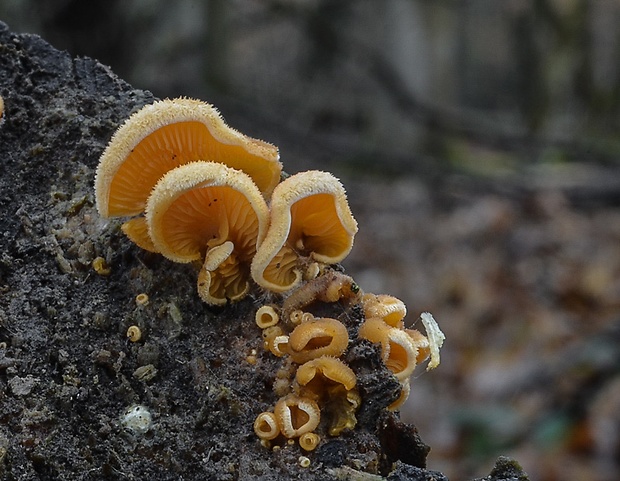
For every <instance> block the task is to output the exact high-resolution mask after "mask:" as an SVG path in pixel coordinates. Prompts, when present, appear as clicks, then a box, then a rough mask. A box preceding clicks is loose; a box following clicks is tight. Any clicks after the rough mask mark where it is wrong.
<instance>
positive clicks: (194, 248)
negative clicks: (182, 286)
mask: <svg viewBox="0 0 620 481" xmlns="http://www.w3.org/2000/svg"><path fill="white" fill-rule="evenodd" d="M268 217H269V212H268V208H267V204H266V203H265V200H264V199H263V197H262V195H261V193H260V191H259V190H258V188H257V187H256V185H255V184H254V183H253V182H252V180H251V179H250V177H248V176H247V175H246V174H244V173H243V172H241V171H238V170H234V169H231V168H229V167H226V166H224V165H221V164H217V163H214V162H193V163H190V164H186V165H183V166H181V167H178V168H176V169H174V170H171V171H170V172H168V173H167V174H166V175H164V177H162V179H161V180H160V181H159V182H158V183H157V185H156V186H155V188H154V189H153V192H152V194H151V196H150V197H149V199H148V203H147V207H146V219H147V223H148V226H149V235H150V237H151V239H152V241H153V245H154V246H155V248H156V249H157V250H158V251H159V252H161V253H162V254H163V255H164V256H166V257H167V258H168V259H170V260H172V261H175V262H191V261H194V260H202V261H203V266H202V269H201V270H200V273H199V275H198V282H197V287H198V293H199V295H200V297H201V298H202V300H203V301H205V302H207V303H209V304H214V305H222V304H225V303H226V302H227V301H228V300H230V301H236V300H239V299H241V298H242V297H244V296H245V295H246V294H247V292H248V290H249V280H250V275H249V270H250V262H251V261H252V258H253V256H254V254H255V252H256V248H257V244H259V243H260V242H261V240H262V239H263V237H264V235H265V229H266V227H267V223H268Z"/></svg>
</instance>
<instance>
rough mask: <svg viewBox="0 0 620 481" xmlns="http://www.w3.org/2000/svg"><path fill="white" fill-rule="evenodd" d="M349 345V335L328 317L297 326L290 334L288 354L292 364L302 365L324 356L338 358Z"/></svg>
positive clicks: (339, 324)
mask: <svg viewBox="0 0 620 481" xmlns="http://www.w3.org/2000/svg"><path fill="white" fill-rule="evenodd" d="M348 345H349V334H348V332H347V328H346V327H345V326H344V324H342V322H340V321H338V320H336V319H331V318H328V317H324V318H318V319H312V320H309V321H305V322H302V323H301V324H299V325H298V326H297V327H296V328H295V329H293V332H291V334H290V336H289V341H288V354H289V355H290V356H291V358H292V359H293V361H294V362H296V363H300V364H301V363H304V362H306V361H310V360H311V359H316V358H317V357H321V356H324V355H327V356H340V355H342V353H344V351H345V350H346V348H347V346H348Z"/></svg>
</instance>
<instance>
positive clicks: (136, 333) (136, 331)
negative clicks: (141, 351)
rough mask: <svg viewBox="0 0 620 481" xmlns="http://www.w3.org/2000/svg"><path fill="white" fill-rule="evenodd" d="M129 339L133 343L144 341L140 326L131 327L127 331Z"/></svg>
mask: <svg viewBox="0 0 620 481" xmlns="http://www.w3.org/2000/svg"><path fill="white" fill-rule="evenodd" d="M127 339H129V341H131V342H138V341H139V340H140V339H142V330H141V329H140V328H139V327H138V326H129V328H128V329H127Z"/></svg>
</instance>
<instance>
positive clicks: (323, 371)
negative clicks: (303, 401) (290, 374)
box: [295, 356, 357, 397]
mask: <svg viewBox="0 0 620 481" xmlns="http://www.w3.org/2000/svg"><path fill="white" fill-rule="evenodd" d="M295 380H296V381H297V383H298V384H299V385H300V386H303V387H304V388H306V389H309V390H310V391H312V392H313V393H314V395H315V396H317V397H324V394H325V390H326V388H327V386H328V385H329V384H332V385H341V386H342V387H343V388H344V390H345V391H351V390H352V389H353V388H354V387H355V385H356V383H357V377H356V376H355V373H354V372H353V370H352V369H351V368H350V367H349V366H347V365H346V364H345V363H344V362H342V361H341V360H340V359H336V358H335V357H330V356H321V357H319V358H317V359H313V360H311V361H308V362H306V363H304V364H302V365H301V366H299V369H297V373H296V374H295Z"/></svg>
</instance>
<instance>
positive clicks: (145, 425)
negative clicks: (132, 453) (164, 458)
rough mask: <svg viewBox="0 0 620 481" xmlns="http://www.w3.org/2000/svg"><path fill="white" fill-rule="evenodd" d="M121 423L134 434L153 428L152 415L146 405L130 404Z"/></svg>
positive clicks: (143, 432)
mask: <svg viewBox="0 0 620 481" xmlns="http://www.w3.org/2000/svg"><path fill="white" fill-rule="evenodd" d="M121 424H122V426H123V427H124V428H125V429H127V430H128V431H131V432H132V433H134V434H145V433H146V432H148V430H149V429H151V425H152V416H151V413H150V411H149V410H148V408H147V407H146V406H142V405H134V406H130V407H129V408H128V409H127V410H126V411H125V414H124V415H123V417H122V418H121Z"/></svg>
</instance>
